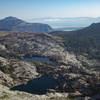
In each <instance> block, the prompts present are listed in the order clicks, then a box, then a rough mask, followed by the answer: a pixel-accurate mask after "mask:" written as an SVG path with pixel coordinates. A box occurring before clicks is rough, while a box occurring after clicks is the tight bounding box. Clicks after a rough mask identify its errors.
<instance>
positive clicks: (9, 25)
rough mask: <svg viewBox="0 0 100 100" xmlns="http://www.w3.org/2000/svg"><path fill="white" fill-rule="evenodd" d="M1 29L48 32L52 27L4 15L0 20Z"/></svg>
mask: <svg viewBox="0 0 100 100" xmlns="http://www.w3.org/2000/svg"><path fill="white" fill-rule="evenodd" d="M0 30H1V31H17V32H49V31H52V30H53V29H52V28H51V27H50V26H49V25H48V24H42V23H28V22H25V21H23V20H21V19H18V18H16V17H12V16H9V17H6V18H4V19H2V20H0Z"/></svg>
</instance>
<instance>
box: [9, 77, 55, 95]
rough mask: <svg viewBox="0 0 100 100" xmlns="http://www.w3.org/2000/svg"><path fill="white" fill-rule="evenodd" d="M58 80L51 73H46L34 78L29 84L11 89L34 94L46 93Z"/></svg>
mask: <svg viewBox="0 0 100 100" xmlns="http://www.w3.org/2000/svg"><path fill="white" fill-rule="evenodd" d="M55 86H56V81H55V80H54V79H53V77H52V76H51V75H44V76H42V77H40V78H36V79H33V80H32V81H29V82H28V83H27V84H23V85H19V86H15V87H13V88H12V89H11V90H19V91H24V92H28V93H32V94H45V93H46V92H47V90H48V89H54V88H55Z"/></svg>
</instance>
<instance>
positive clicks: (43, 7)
mask: <svg viewBox="0 0 100 100" xmlns="http://www.w3.org/2000/svg"><path fill="white" fill-rule="evenodd" d="M6 16H15V17H19V18H24V19H27V18H34V17H100V0H0V18H3V17H6Z"/></svg>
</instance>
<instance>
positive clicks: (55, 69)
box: [0, 32, 100, 100]
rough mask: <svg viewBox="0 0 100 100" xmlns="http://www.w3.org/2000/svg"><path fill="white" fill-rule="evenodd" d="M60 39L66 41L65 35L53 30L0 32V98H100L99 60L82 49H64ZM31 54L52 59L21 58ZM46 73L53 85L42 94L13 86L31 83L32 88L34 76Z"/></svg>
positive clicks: (9, 99) (57, 99)
mask: <svg viewBox="0 0 100 100" xmlns="http://www.w3.org/2000/svg"><path fill="white" fill-rule="evenodd" d="M63 36H64V35H63ZM65 36H66V35H65ZM63 43H66V42H65V38H63V37H62V36H60V35H55V34H52V35H51V34H47V33H37V32H34V33H30V32H0V84H1V87H0V89H1V91H0V92H1V93H0V94H1V95H0V98H1V99H2V100H3V99H4V100H6V99H7V100H22V99H25V100H27V99H28V100H31V99H34V100H35V99H36V100H40V98H42V99H43V100H66V99H68V100H75V99H76V100H99V99H100V95H99V94H100V71H99V66H100V63H99V60H97V59H95V58H94V59H93V58H92V59H89V58H88V57H87V56H85V55H83V54H82V53H79V54H76V53H75V52H70V51H69V49H68V50H67V49H66V48H67V46H66V45H67V44H66V45H64V44H63ZM73 48H74V47H73ZM87 54H88V53H87ZM33 56H37V57H48V58H50V59H51V60H52V62H41V61H34V60H33V61H23V60H22V59H23V58H25V57H28V58H30V57H33ZM94 65H96V66H94ZM45 75H51V76H52V77H53V80H55V81H56V86H54V87H53V88H48V89H47V88H46V89H47V90H46V93H45V94H42V95H41V96H39V95H36V94H28V93H29V92H28V91H29V90H27V89H25V91H23V92H19V91H20V89H18V88H16V87H20V86H24V87H27V86H28V85H29V84H31V86H30V88H31V89H32V91H35V90H34V88H32V87H34V86H35V85H32V84H33V82H34V80H41V77H42V76H45ZM45 83H46V81H45ZM3 86H4V88H3ZM8 87H9V88H8ZM30 88H29V89H30ZM9 89H12V90H13V89H14V90H19V91H11V90H9ZM3 91H4V92H3ZM5 92H6V93H7V94H6V93H5ZM24 92H28V93H24ZM56 92H59V93H58V94H57V93H56ZM48 93H49V94H48ZM19 95H20V96H19ZM23 95H24V97H23ZM42 99H41V100H42Z"/></svg>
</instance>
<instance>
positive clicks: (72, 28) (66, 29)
mask: <svg viewBox="0 0 100 100" xmlns="http://www.w3.org/2000/svg"><path fill="white" fill-rule="evenodd" d="M82 28H84V27H62V28H55V30H57V31H74V30H80V29H82Z"/></svg>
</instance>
